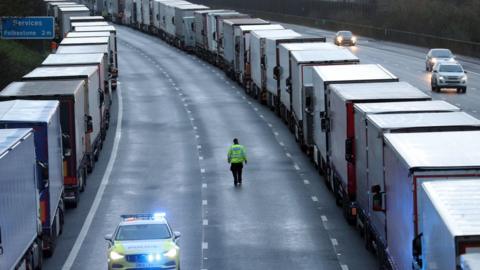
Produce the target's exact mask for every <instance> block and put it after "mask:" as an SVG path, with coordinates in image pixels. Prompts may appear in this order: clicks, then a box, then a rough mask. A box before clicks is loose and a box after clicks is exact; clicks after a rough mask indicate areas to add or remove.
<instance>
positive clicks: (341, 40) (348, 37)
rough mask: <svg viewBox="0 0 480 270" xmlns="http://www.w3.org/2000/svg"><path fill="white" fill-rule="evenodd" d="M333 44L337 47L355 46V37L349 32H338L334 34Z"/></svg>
mask: <svg viewBox="0 0 480 270" xmlns="http://www.w3.org/2000/svg"><path fill="white" fill-rule="evenodd" d="M333 42H334V43H335V45H339V46H343V45H346V46H355V45H356V44H357V37H356V36H354V35H353V34H352V32H350V31H338V32H337V33H336V34H335V39H334V41H333Z"/></svg>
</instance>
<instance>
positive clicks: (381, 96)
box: [304, 82, 480, 224]
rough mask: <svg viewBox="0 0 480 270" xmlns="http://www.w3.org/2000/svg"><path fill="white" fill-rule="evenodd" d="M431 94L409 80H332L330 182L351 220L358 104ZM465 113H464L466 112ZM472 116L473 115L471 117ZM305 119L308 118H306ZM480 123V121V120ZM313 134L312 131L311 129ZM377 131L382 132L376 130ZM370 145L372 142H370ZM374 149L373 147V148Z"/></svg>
mask: <svg viewBox="0 0 480 270" xmlns="http://www.w3.org/2000/svg"><path fill="white" fill-rule="evenodd" d="M430 99H431V98H430V96H429V95H427V94H425V93H424V92H422V91H421V90H419V89H417V88H415V87H413V86H411V85H410V84H408V83H406V82H380V83H353V84H349V83H344V84H331V85H329V87H328V90H327V93H326V104H327V112H328V113H327V114H328V115H329V124H330V126H329V128H330V130H329V150H328V153H329V156H328V159H329V167H330V171H331V174H330V184H331V186H332V190H333V191H334V194H335V196H336V199H337V202H339V203H340V204H341V205H342V206H343V209H344V215H345V217H346V218H347V221H348V222H349V223H351V224H353V223H355V222H356V215H357V204H356V197H357V194H356V191H357V189H356V186H357V178H356V169H355V166H356V156H355V151H354V150H355V145H354V144H355V138H356V137H357V135H356V130H355V128H354V127H355V117H354V106H355V104H361V103H374V102H398V101H427V100H430ZM462 116H463V115H462ZM468 119H469V120H470V122H471V121H472V120H471V117H468ZM304 122H305V121H304ZM479 123H480V122H479ZM309 133H310V134H311V132H309ZM372 134H374V135H378V133H375V132H372ZM369 146H370V145H369ZM369 149H370V148H369Z"/></svg>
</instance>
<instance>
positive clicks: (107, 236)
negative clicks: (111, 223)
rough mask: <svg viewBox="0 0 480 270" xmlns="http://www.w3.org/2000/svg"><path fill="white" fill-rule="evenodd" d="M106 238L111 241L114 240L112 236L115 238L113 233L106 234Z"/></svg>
mask: <svg viewBox="0 0 480 270" xmlns="http://www.w3.org/2000/svg"><path fill="white" fill-rule="evenodd" d="M104 238H105V240H107V241H109V242H112V238H113V235H112V234H106V235H105V236H104Z"/></svg>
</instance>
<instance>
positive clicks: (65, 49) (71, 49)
mask: <svg viewBox="0 0 480 270" xmlns="http://www.w3.org/2000/svg"><path fill="white" fill-rule="evenodd" d="M108 51H109V48H108V44H101V45H72V46H58V48H57V54H62V53H108Z"/></svg>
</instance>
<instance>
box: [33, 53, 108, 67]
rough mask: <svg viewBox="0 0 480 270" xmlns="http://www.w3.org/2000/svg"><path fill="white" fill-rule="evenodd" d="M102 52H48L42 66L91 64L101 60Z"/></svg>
mask: <svg viewBox="0 0 480 270" xmlns="http://www.w3.org/2000/svg"><path fill="white" fill-rule="evenodd" d="M103 56H104V54H103V53H84V54H78V53H69V54H61V53H59V54H50V55H49V56H48V57H47V58H46V59H45V60H44V61H43V63H42V66H58V65H61V66H67V65H80V64H83V65H91V64H100V63H102V61H103Z"/></svg>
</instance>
